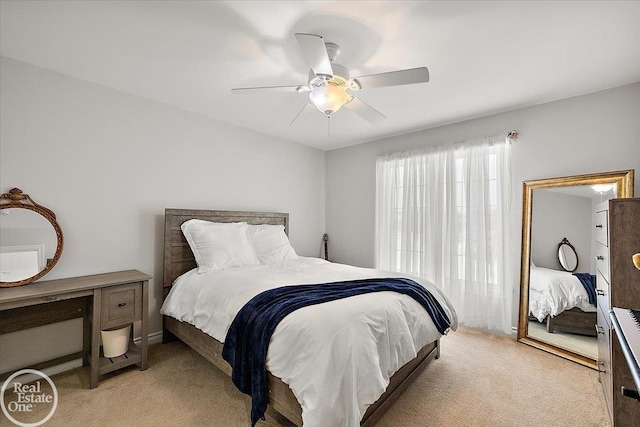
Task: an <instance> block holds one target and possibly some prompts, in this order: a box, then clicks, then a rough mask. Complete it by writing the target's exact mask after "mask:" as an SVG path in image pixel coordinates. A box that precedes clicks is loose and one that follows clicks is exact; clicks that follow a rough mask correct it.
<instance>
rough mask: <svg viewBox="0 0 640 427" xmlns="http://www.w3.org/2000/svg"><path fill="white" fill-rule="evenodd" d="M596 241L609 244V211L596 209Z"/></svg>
mask: <svg viewBox="0 0 640 427" xmlns="http://www.w3.org/2000/svg"><path fill="white" fill-rule="evenodd" d="M594 222H595V227H596V233H595V234H596V236H595V237H596V242H599V243H602V244H603V245H605V246H609V211H598V212H596V214H595V218H594Z"/></svg>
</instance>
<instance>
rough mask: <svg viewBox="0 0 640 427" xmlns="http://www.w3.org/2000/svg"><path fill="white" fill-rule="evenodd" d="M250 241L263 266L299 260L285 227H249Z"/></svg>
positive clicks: (263, 225)
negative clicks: (294, 259)
mask: <svg viewBox="0 0 640 427" xmlns="http://www.w3.org/2000/svg"><path fill="white" fill-rule="evenodd" d="M248 227H249V239H250V240H251V244H252V245H253V249H254V250H255V251H256V254H257V255H258V259H259V260H260V263H261V264H271V263H274V262H281V261H286V260H288V259H293V258H297V257H298V255H296V251H295V250H294V249H293V247H291V243H290V242H289V238H288V237H287V235H286V233H285V232H284V225H270V224H261V225H249V226H248Z"/></svg>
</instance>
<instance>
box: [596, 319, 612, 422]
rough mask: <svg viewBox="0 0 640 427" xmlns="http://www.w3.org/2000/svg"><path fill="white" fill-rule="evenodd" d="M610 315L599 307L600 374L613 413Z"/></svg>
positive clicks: (608, 407)
mask: <svg viewBox="0 0 640 427" xmlns="http://www.w3.org/2000/svg"><path fill="white" fill-rule="evenodd" d="M608 319H609V316H608V315H606V316H605V315H604V312H603V311H602V310H601V309H600V307H598V326H597V328H598V362H597V363H598V375H599V377H600V382H601V383H602V388H603V390H604V398H605V402H606V404H607V409H608V410H609V413H610V414H612V413H613V395H612V392H613V377H612V375H611V350H610V347H609V345H610V340H611V329H610V328H609V322H608Z"/></svg>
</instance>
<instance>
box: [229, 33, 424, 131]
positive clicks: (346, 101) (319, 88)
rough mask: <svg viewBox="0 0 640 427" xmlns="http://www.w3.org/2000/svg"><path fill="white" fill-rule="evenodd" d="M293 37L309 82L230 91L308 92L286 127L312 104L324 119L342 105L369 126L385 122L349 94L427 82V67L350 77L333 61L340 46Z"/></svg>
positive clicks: (307, 36)
mask: <svg viewBox="0 0 640 427" xmlns="http://www.w3.org/2000/svg"><path fill="white" fill-rule="evenodd" d="M295 36H296V39H297V40H298V43H299V44H300V47H301V48H302V52H303V54H304V56H305V59H306V60H307V62H308V63H309V65H310V66H311V70H310V71H309V81H308V83H307V84H306V85H298V86H266V87H246V88H235V89H231V91H232V92H233V93H267V92H270V93H274V92H297V93H305V94H306V93H308V94H309V102H308V103H307V104H305V106H304V107H303V108H302V110H300V112H298V114H297V115H296V116H295V117H294V119H293V120H292V121H291V123H290V124H289V126H291V125H292V124H293V122H295V121H296V119H297V118H298V116H300V114H301V113H302V111H304V109H305V108H306V107H307V106H308V105H309V104H313V105H314V106H315V107H316V108H317V109H318V110H319V111H320V112H321V113H324V114H326V115H327V117H330V116H331V114H333V113H335V112H336V111H338V110H339V109H340V108H342V107H343V106H344V107H346V108H348V109H349V110H351V111H353V112H354V113H356V114H358V115H360V116H361V117H362V118H364V119H365V120H367V121H368V122H370V123H371V124H377V123H380V122H381V121H383V120H384V119H386V116H385V115H384V114H382V113H381V112H379V111H378V110H376V109H375V108H373V107H372V106H370V105H369V104H367V103H365V102H364V101H362V100H361V99H359V98H358V97H356V96H355V95H354V94H353V92H357V91H359V90H362V89H372V88H379V87H387V86H399V85H407V84H414V83H426V82H428V81H429V70H428V69H427V67H419V68H411V69H406V70H398V71H391V72H387V73H380V74H370V75H367V76H359V77H353V78H351V77H350V75H349V70H348V69H347V68H346V67H344V66H343V65H340V64H338V63H336V62H334V61H335V59H336V58H337V57H338V55H339V54H340V47H339V46H338V45H337V44H335V43H328V42H325V41H324V39H323V38H322V37H321V36H318V35H315V34H304V33H296V35H295Z"/></svg>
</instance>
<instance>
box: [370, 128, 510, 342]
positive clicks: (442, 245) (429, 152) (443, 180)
mask: <svg viewBox="0 0 640 427" xmlns="http://www.w3.org/2000/svg"><path fill="white" fill-rule="evenodd" d="M510 147H511V145H510V141H509V138H508V136H507V135H506V134H505V135H499V136H495V137H487V138H481V139H476V140H470V141H465V142H462V143H456V144H450V145H446V146H437V147H425V148H421V149H418V150H414V151H410V152H402V153H392V154H387V155H381V156H379V157H378V159H377V162H376V266H377V268H379V269H383V270H391V271H399V272H403V273H407V274H411V275H415V276H419V277H423V278H426V279H427V280H429V281H431V282H433V283H434V284H435V285H436V286H439V287H440V288H441V289H442V290H443V292H444V293H445V295H447V297H449V299H450V300H451V302H452V304H453V305H454V307H455V308H456V311H457V313H458V317H459V320H460V322H461V323H463V324H465V325H467V326H473V327H480V328H484V329H489V330H500V331H503V332H505V333H511V306H512V294H513V281H512V276H511V260H510V255H509V231H510V230H509V213H508V212H509V209H510V205H511V200H510V199H511V154H510Z"/></svg>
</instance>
